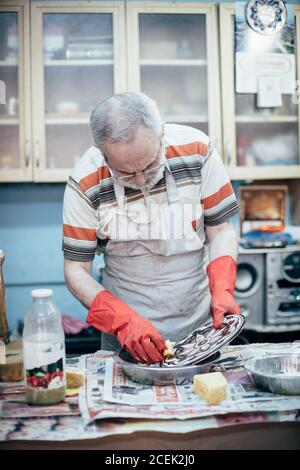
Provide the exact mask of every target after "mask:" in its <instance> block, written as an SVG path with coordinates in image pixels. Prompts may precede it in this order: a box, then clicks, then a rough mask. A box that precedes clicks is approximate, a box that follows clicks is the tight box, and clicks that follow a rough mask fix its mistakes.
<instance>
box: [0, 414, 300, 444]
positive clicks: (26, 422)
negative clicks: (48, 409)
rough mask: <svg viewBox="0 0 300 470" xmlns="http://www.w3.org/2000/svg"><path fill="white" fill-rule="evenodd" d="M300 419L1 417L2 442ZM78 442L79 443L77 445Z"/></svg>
mask: <svg viewBox="0 0 300 470" xmlns="http://www.w3.org/2000/svg"><path fill="white" fill-rule="evenodd" d="M299 420H300V415H299V413H298V415H297V411H295V410H294V411H284V412H277V411H273V412H261V413H238V414H236V413H235V414H227V415H222V416H220V415H216V416H210V417H204V418H196V419H188V420H182V421H176V426H174V420H159V419H157V420H153V419H152V420H145V419H142V420H133V419H114V420H98V421H93V422H92V423H90V424H86V423H84V421H83V420H82V418H81V416H50V417H43V418H3V419H0V441H16V440H22V441H23V440H28V441H56V442H58V441H76V442H77V443H78V441H79V440H84V439H99V438H102V437H107V436H114V439H115V436H119V435H126V434H131V433H137V432H139V431H143V432H147V431H148V432H149V431H151V432H153V431H156V432H161V433H168V434H170V433H175V434H185V433H192V432H197V431H203V430H204V429H217V428H224V427H226V426H231V427H232V426H238V425H242V424H249V423H261V424H262V423H276V422H277V423H278V422H295V421H299ZM77 445H78V444H77Z"/></svg>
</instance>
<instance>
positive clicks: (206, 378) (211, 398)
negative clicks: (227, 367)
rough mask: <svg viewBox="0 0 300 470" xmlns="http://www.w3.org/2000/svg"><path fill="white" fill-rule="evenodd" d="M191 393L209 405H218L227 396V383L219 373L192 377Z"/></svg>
mask: <svg viewBox="0 0 300 470" xmlns="http://www.w3.org/2000/svg"><path fill="white" fill-rule="evenodd" d="M193 392H194V393H197V394H198V395H199V396H200V397H201V398H202V400H204V401H206V402H207V403H208V404H209V405H218V403H221V402H222V401H223V400H225V398H226V396H227V381H226V379H225V377H224V375H223V374H221V372H211V373H209V374H199V375H194V379H193Z"/></svg>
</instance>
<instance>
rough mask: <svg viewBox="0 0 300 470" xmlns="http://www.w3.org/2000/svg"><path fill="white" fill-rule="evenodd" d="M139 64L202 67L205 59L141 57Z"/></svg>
mask: <svg viewBox="0 0 300 470" xmlns="http://www.w3.org/2000/svg"><path fill="white" fill-rule="evenodd" d="M140 65H143V66H144V65H145V66H146V65H147V66H149V65H151V66H153V65H154V66H161V65H166V66H176V67H177V66H181V67H182V66H184V67H186V66H201V67H204V66H206V65H207V61H206V60H201V59H169V60H168V59H157V60H155V59H141V60H140Z"/></svg>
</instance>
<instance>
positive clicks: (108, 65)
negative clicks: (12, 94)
mask: <svg viewBox="0 0 300 470" xmlns="http://www.w3.org/2000/svg"><path fill="white" fill-rule="evenodd" d="M75 8H76V5H75V4H74V8H73V10H72V11H61V8H59V9H57V10H58V11H55V12H53V11H47V10H49V8H48V9H47V7H45V9H46V11H44V10H45V9H44V10H43V11H40V10H39V13H40V15H41V16H40V27H41V31H40V33H41V38H40V41H41V44H42V48H40V54H42V62H41V63H38V62H36V63H35V66H36V67H37V68H40V69H42V76H43V84H40V87H39V85H38V91H40V93H41V103H42V107H40V108H39V109H38V108H36V109H35V111H36V113H35V117H34V119H35V142H34V145H35V178H36V179H37V180H44V179H46V180H49V179H50V180H51V178H53V179H55V180H56V181H57V180H59V179H65V177H66V174H67V173H68V172H69V169H70V168H72V167H73V166H74V164H75V163H76V162H77V161H78V159H79V158H80V157H81V156H82V155H83V154H84V152H85V151H86V150H87V149H88V148H89V147H90V146H91V145H93V142H92V139H91V136H90V132H89V125H88V124H89V117H90V112H91V110H92V109H93V107H94V106H95V105H96V103H98V102H99V101H102V100H104V99H106V98H108V97H110V96H112V95H113V94H114V92H115V90H116V89H120V88H121V86H120V84H121V79H120V76H118V77H116V73H117V72H116V60H118V54H119V53H118V54H117V57H116V47H117V45H116V44H115V38H114V26H115V25H114V23H115V20H114V11H105V10H104V11H99V7H98V11H92V12H91V8H92V7H91V8H86V9H85V10H83V11H78V10H77V8H76V9H75ZM36 39H37V38H36ZM33 73H34V72H33ZM122 73H123V74H124V71H123V72H122ZM36 120H39V121H42V125H41V122H38V123H36Z"/></svg>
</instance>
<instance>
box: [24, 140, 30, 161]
mask: <svg viewBox="0 0 300 470" xmlns="http://www.w3.org/2000/svg"><path fill="white" fill-rule="evenodd" d="M24 156H25V166H26V167H29V157H30V144H29V140H28V139H26V140H25V147H24Z"/></svg>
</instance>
